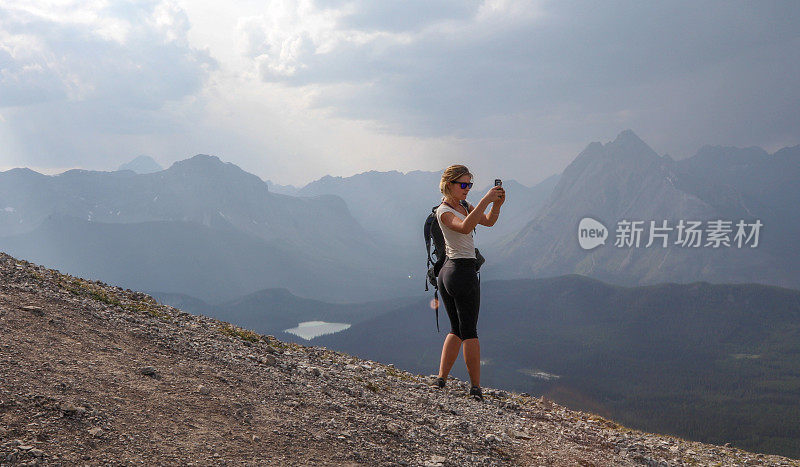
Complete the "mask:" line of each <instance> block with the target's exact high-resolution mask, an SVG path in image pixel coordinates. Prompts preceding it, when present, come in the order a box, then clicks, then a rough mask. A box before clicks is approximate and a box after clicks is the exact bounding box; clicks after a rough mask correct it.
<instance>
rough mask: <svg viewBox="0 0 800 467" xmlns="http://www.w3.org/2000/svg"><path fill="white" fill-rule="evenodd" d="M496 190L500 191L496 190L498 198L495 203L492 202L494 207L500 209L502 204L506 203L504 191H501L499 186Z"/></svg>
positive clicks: (501, 188)
mask: <svg viewBox="0 0 800 467" xmlns="http://www.w3.org/2000/svg"><path fill="white" fill-rule="evenodd" d="M497 188H500V190H498V191H499V192H500V197H499V198H498V200H497V201H495V202H494V205H495V206H497V207H500V206H502V205H503V203H505V202H506V190H505V189H503V187H502V186H499V187H497Z"/></svg>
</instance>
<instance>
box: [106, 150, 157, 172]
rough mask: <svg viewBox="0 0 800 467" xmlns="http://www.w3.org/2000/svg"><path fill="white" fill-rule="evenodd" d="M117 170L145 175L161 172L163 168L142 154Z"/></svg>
mask: <svg viewBox="0 0 800 467" xmlns="http://www.w3.org/2000/svg"><path fill="white" fill-rule="evenodd" d="M117 170H132V171H134V172H136V173H137V174H147V173H153V172H161V171H162V170H164V168H163V167H161V165H159V164H158V162H156V161H155V160H153V158H152V157H150V156H146V155H144V154H143V155H141V156H138V157H137V158H136V159H134V160H132V161H130V162H127V163H125V164H122V165H120V166H119V169H117Z"/></svg>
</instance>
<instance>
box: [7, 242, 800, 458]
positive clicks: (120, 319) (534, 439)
mask: <svg viewBox="0 0 800 467" xmlns="http://www.w3.org/2000/svg"><path fill="white" fill-rule="evenodd" d="M0 336H2V337H0V339H1V340H0V464H15V463H19V464H23V463H27V464H32V465H35V464H47V465H74V464H106V463H112V464H122V465H130V464H140V463H149V464H162V465H163V464H167V465H178V464H180V465H209V464H216V465H221V464H227V465H239V464H247V465H298V464H312V465H609V464H614V465H637V464H647V465H684V464H685V465H713V464H717V465H734V464H735V465H800V462H799V461H795V460H790V459H786V458H781V457H777V456H766V455H761V454H752V453H748V452H744V451H741V450H737V449H733V448H729V447H721V446H712V445H703V444H700V443H696V442H690V441H686V440H682V439H678V438H673V437H668V436H661V435H654V434H648V433H642V432H638V431H634V430H630V429H627V428H625V427H623V426H620V425H618V424H616V423H614V422H612V421H609V420H605V419H602V418H600V417H597V416H594V415H592V414H588V413H582V412H576V411H572V410H569V409H567V408H565V407H561V406H558V405H556V404H553V403H552V402H550V401H548V400H543V399H541V398H534V397H530V396H528V395H526V394H516V393H509V392H505V391H502V390H499V389H491V388H485V389H484V391H485V395H486V397H485V399H484V400H483V401H476V400H472V399H469V398H468V397H467V396H466V394H467V384H466V382H463V381H458V380H455V379H451V380H450V381H448V387H447V388H446V389H445V390H439V389H438V388H435V387H433V386H432V382H433V377H432V375H427V376H426V375H418V374H411V373H408V372H405V371H402V370H400V369H397V368H394V367H393V366H391V365H383V364H381V363H378V362H373V361H367V360H360V359H357V358H354V357H352V356H349V355H347V354H343V353H341V352H335V351H331V350H328V349H325V348H321V347H306V346H299V345H296V344H288V343H284V342H281V341H279V340H277V339H275V338H273V337H271V336H261V335H258V334H255V333H253V332H250V331H247V330H244V329H240V328H237V327H234V326H232V325H230V324H228V323H224V322H221V321H217V320H214V319H211V318H207V317H203V316H195V315H191V314H188V313H185V312H182V311H180V310H178V309H175V308H172V307H169V306H165V305H161V304H159V303H157V302H156V301H155V300H154V299H152V298H151V297H149V296H147V295H145V294H142V293H138V292H134V291H130V290H123V289H119V288H116V287H111V286H108V285H105V284H103V283H101V282H92V281H86V280H83V279H80V278H76V277H71V276H68V275H62V274H60V273H58V271H54V270H49V269H46V268H44V267H41V266H37V265H34V264H31V263H28V262H25V261H21V260H17V259H14V258H12V257H10V256H8V255H5V254H2V253H0ZM434 363H435V362H434Z"/></svg>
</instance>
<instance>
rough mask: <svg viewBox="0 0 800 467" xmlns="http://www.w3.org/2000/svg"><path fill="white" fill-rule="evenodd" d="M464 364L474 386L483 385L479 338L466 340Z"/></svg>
mask: <svg viewBox="0 0 800 467" xmlns="http://www.w3.org/2000/svg"><path fill="white" fill-rule="evenodd" d="M462 342H464V363H466V364H467V371H468V372H469V379H470V381H471V382H472V385H473V386H480V385H481V343H480V342H478V338H477V337H475V338H473V339H464V340H463V341H462Z"/></svg>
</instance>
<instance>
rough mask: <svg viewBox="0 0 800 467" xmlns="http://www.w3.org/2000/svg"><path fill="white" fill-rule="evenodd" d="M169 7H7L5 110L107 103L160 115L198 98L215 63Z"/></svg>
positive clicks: (0, 74) (0, 83)
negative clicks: (167, 106) (192, 42)
mask: <svg viewBox="0 0 800 467" xmlns="http://www.w3.org/2000/svg"><path fill="white" fill-rule="evenodd" d="M188 28H189V26H188V19H187V18H186V15H185V14H184V13H183V12H182V11H181V10H180V9H178V8H177V7H175V6H174V5H172V4H170V3H169V2H144V3H127V2H118V3H114V4H113V5H106V4H104V3H99V2H81V1H78V2H66V3H56V4H52V3H50V2H27V1H26V2H14V1H11V2H3V4H2V6H0V64H2V65H0V67H1V68H0V107H7V106H26V105H32V104H40V103H47V102H54V101H66V102H69V103H86V102H92V101H102V103H103V105H104V106H114V107H117V108H119V110H120V112H121V113H122V112H124V111H126V110H127V109H130V108H135V109H146V110H155V109H159V108H161V107H162V106H163V105H164V103H165V102H167V101H170V100H178V99H181V98H183V97H184V96H187V95H191V94H194V93H195V92H197V90H198V89H199V88H200V87H201V85H202V83H203V80H204V78H205V76H206V75H207V73H208V71H209V70H210V69H213V68H214V66H215V62H214V60H213V59H211V57H209V56H208V54H206V53H205V52H203V51H199V50H195V49H192V48H191V47H190V46H189V45H188V42H187V41H186V32H187V30H188Z"/></svg>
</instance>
